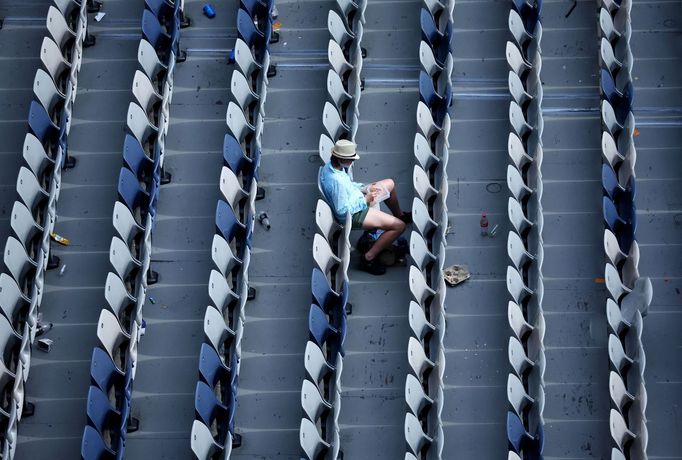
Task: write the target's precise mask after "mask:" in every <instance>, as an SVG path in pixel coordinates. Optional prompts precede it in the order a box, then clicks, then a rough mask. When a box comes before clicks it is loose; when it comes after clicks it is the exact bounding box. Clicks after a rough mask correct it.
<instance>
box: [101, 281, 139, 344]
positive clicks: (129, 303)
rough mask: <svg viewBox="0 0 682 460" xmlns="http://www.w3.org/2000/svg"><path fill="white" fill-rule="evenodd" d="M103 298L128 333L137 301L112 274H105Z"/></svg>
mask: <svg viewBox="0 0 682 460" xmlns="http://www.w3.org/2000/svg"><path fill="white" fill-rule="evenodd" d="M104 297H105V299H106V301H107V304H108V305H109V307H110V308H111V311H112V312H113V313H114V315H116V318H118V321H119V323H120V324H121V327H122V328H123V329H124V330H126V331H127V332H130V324H129V321H130V317H131V316H134V315H133V311H134V310H135V309H136V307H137V299H136V298H135V297H133V296H132V295H131V294H130V292H128V289H126V286H125V284H124V283H123V281H121V278H119V277H118V276H116V275H115V274H114V273H111V272H109V273H107V281H106V284H105V286H104Z"/></svg>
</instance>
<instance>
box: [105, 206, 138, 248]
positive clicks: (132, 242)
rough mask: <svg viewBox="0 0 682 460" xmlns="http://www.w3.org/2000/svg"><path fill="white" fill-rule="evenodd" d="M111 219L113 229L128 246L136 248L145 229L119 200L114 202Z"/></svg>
mask: <svg viewBox="0 0 682 460" xmlns="http://www.w3.org/2000/svg"><path fill="white" fill-rule="evenodd" d="M112 221H113V224H114V229H116V232H117V233H118V235H119V236H120V237H121V239H122V240H123V241H125V243H126V245H127V246H128V248H131V249H132V248H136V247H137V246H138V244H139V242H140V240H141V239H142V238H143V235H144V230H145V229H144V228H143V227H142V226H141V225H139V224H138V223H137V222H136V221H135V217H134V216H133V214H132V213H131V212H130V209H128V208H127V207H126V205H125V204H123V203H122V202H120V201H116V202H115V203H114V213H113V216H112Z"/></svg>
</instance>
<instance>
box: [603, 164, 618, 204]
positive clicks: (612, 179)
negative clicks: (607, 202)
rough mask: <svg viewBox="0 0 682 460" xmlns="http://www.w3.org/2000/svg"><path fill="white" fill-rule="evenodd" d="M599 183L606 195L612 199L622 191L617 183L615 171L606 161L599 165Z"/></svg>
mask: <svg viewBox="0 0 682 460" xmlns="http://www.w3.org/2000/svg"><path fill="white" fill-rule="evenodd" d="M601 185H602V187H603V189H604V192H605V193H606V195H607V196H608V197H609V198H611V199H612V200H613V199H614V197H615V196H616V195H617V194H619V193H620V192H621V191H622V189H621V187H620V185H619V184H618V177H617V176H616V171H614V170H613V168H612V167H611V165H610V164H608V163H603V164H602V165H601Z"/></svg>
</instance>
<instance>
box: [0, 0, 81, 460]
mask: <svg viewBox="0 0 682 460" xmlns="http://www.w3.org/2000/svg"><path fill="white" fill-rule="evenodd" d="M85 3H86V2H85V1H83V2H82V3H80V2H76V1H73V0H56V1H54V2H51V4H50V6H49V9H48V12H47V18H46V27H47V31H48V35H47V36H45V37H44V39H43V42H42V44H41V47H40V62H41V67H40V68H39V69H38V70H37V71H36V75H35V78H34V80H33V94H34V100H33V101H32V102H31V106H30V109H29V114H28V132H27V134H26V137H25V138H24V145H23V149H22V154H23V158H24V166H22V167H21V169H20V171H19V175H18V177H17V186H16V190H17V195H18V199H17V200H16V201H15V202H14V205H13V207H12V213H11V217H10V222H11V228H12V233H13V234H12V236H10V237H8V238H7V241H6V243H5V248H4V252H3V261H4V265H5V272H4V273H2V274H0V309H1V313H2V317H0V331H2V340H0V351H2V357H3V359H2V360H1V361H0V364H1V365H2V386H1V387H0V392H1V394H0V397H1V401H2V403H1V404H0V420H1V426H0V442H1V443H2V444H1V446H0V452H1V453H2V458H7V459H11V458H14V455H15V450H16V445H17V425H18V423H19V421H20V420H21V418H22V416H23V417H27V416H30V415H32V414H33V409H34V407H33V404H31V403H29V402H28V401H27V399H26V395H25V391H24V384H25V382H26V380H27V379H28V376H29V369H30V364H31V345H32V343H33V342H34V340H35V337H36V333H37V329H38V318H39V316H38V315H39V312H38V310H39V309H40V303H41V300H42V296H43V293H44V278H45V271H46V270H50V269H55V268H58V267H59V264H60V262H59V258H58V257H57V256H54V255H52V253H51V251H50V235H51V233H52V232H53V229H54V225H55V221H56V206H57V200H58V198H59V193H60V190H61V174H62V171H63V170H65V169H67V168H71V167H73V166H74V165H75V159H74V158H71V157H69V156H68V153H67V137H68V134H69V130H70V127H71V111H72V107H73V102H74V100H75V98H76V86H77V81H78V73H79V71H80V67H81V62H82V53H83V47H84V46H86V45H90V44H94V38H93V37H88V38H87V39H86V36H87V33H86V29H87V12H86V7H87V5H86V4H85Z"/></svg>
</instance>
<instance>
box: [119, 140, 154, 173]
mask: <svg viewBox="0 0 682 460" xmlns="http://www.w3.org/2000/svg"><path fill="white" fill-rule="evenodd" d="M123 162H124V163H125V165H126V166H127V167H128V168H129V169H130V170H131V171H132V172H133V173H134V174H135V176H136V177H137V178H138V179H139V180H141V181H145V180H146V179H148V178H149V179H151V178H152V177H154V169H155V167H154V160H153V159H152V158H150V157H149V156H148V155H147V153H146V152H145V150H144V148H142V145H140V142H139V141H138V140H137V139H136V138H135V137H133V136H132V135H130V134H126V135H125V140H124V141H123Z"/></svg>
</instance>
